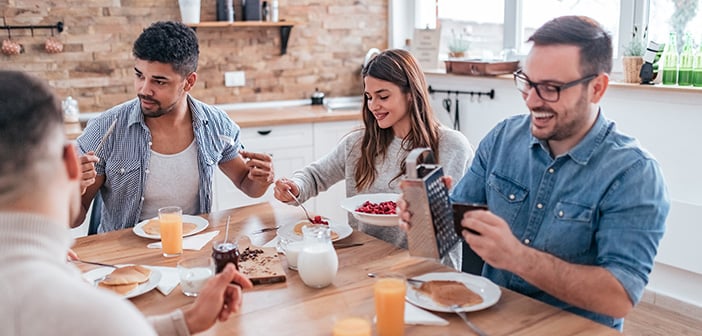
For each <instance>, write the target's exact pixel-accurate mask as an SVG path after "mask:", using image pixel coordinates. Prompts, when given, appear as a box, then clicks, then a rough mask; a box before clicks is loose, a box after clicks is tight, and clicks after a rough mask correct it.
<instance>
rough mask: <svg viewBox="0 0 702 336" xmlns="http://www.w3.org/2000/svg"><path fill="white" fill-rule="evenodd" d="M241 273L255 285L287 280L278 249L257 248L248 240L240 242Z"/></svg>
mask: <svg viewBox="0 0 702 336" xmlns="http://www.w3.org/2000/svg"><path fill="white" fill-rule="evenodd" d="M247 243H248V244H247ZM239 271H240V272H241V273H243V274H244V275H246V276H247V277H248V278H249V280H251V282H252V283H253V284H254V285H261V284H270V283H277V282H285V280H286V277H285V271H284V269H283V263H282V261H281V260H280V256H279V255H278V251H277V250H276V248H275V247H261V246H256V245H253V244H250V242H247V240H246V239H242V240H240V241H239Z"/></svg>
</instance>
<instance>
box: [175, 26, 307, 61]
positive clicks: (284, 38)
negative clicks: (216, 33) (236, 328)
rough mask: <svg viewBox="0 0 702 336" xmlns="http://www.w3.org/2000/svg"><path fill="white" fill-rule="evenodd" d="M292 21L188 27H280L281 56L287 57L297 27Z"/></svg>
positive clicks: (195, 27)
mask: <svg viewBox="0 0 702 336" xmlns="http://www.w3.org/2000/svg"><path fill="white" fill-rule="evenodd" d="M295 24H296V23H295V22H292V21H278V22H269V21H235V22H228V21H207V22H200V23H188V24H187V25H188V27H191V28H193V29H194V30H196V31H197V29H198V28H268V27H278V28H280V54H281V55H285V53H286V52H287V50H288V39H289V38H290V31H291V30H292V27H293V26H294V25H295Z"/></svg>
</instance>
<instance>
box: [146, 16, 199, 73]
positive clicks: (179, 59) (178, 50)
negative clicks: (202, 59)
mask: <svg viewBox="0 0 702 336" xmlns="http://www.w3.org/2000/svg"><path fill="white" fill-rule="evenodd" d="M132 52H133V54H134V57H136V58H138V59H140V60H145V61H153V62H160V63H166V64H171V65H172V66H173V70H174V71H175V72H177V73H178V74H180V75H181V76H184V77H185V76H187V75H189V74H190V73H192V72H195V71H196V70H197V61H198V56H199V54H200V49H199V46H198V41H197V35H195V31H193V30H192V29H191V28H190V27H188V26H186V25H184V24H182V23H180V22H173V21H160V22H156V23H154V24H152V25H151V26H150V27H149V28H146V29H144V32H142V33H141V35H139V38H137V40H136V41H134V48H133V49H132Z"/></svg>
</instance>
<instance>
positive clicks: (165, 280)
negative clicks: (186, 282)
mask: <svg viewBox="0 0 702 336" xmlns="http://www.w3.org/2000/svg"><path fill="white" fill-rule="evenodd" d="M151 268H153V269H156V270H158V271H159V272H160V273H161V281H159V283H158V285H157V286H156V288H157V289H158V291H159V292H161V293H162V294H163V295H168V294H170V293H171V292H172V291H173V289H174V288H176V286H178V284H179V283H180V276H179V275H178V269H177V268H175V267H161V266H151Z"/></svg>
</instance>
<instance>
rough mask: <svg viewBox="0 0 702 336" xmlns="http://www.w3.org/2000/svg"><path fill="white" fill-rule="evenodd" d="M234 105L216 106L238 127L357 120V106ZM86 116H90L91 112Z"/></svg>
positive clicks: (73, 133)
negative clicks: (350, 107) (343, 107)
mask: <svg viewBox="0 0 702 336" xmlns="http://www.w3.org/2000/svg"><path fill="white" fill-rule="evenodd" d="M238 105H239V104H231V105H222V106H220V107H221V108H222V109H223V110H224V111H225V112H226V113H227V115H229V118H231V119H232V120H234V122H236V123H237V125H239V127H242V128H246V127H261V126H274V125H291V124H303V123H312V122H332V121H349V120H360V119H361V113H360V111H359V109H336V110H334V111H332V112H329V111H328V110H327V108H326V107H325V106H323V105H309V104H305V105H294V106H276V103H275V102H271V103H265V104H262V105H263V106H265V107H258V106H255V105H254V104H250V105H245V106H246V107H244V108H240V107H237V106H238ZM242 105H243V104H242ZM86 115H87V114H86ZM90 115H91V117H92V115H93V114H90ZM64 126H65V130H66V136H67V137H68V138H69V139H71V140H74V139H76V138H77V137H78V136H79V135H80V134H81V132H82V128H81V124H79V123H71V124H69V123H66V124H65V125H64Z"/></svg>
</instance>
